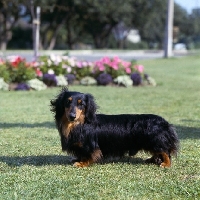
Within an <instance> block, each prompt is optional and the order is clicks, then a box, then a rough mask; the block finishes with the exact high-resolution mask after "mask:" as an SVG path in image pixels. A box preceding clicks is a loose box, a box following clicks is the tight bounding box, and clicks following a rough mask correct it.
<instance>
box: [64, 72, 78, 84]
mask: <svg viewBox="0 0 200 200" xmlns="http://www.w3.org/2000/svg"><path fill="white" fill-rule="evenodd" d="M65 78H66V79H67V82H68V84H70V85H71V84H73V82H74V81H75V79H76V77H75V75H74V74H66V75H65Z"/></svg>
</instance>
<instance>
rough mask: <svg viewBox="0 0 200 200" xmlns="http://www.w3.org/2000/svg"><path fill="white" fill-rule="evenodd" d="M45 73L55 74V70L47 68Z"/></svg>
mask: <svg viewBox="0 0 200 200" xmlns="http://www.w3.org/2000/svg"><path fill="white" fill-rule="evenodd" d="M47 73H48V74H55V72H54V71H53V69H49V70H48V72H47Z"/></svg>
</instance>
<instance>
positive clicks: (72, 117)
mask: <svg viewBox="0 0 200 200" xmlns="http://www.w3.org/2000/svg"><path fill="white" fill-rule="evenodd" d="M75 118H76V115H75V114H74V113H71V114H70V115H69V119H70V121H74V119H75Z"/></svg>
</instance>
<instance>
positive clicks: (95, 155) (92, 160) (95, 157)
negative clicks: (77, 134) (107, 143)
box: [73, 149, 102, 167]
mask: <svg viewBox="0 0 200 200" xmlns="http://www.w3.org/2000/svg"><path fill="white" fill-rule="evenodd" d="M101 157H102V153H101V150H100V149H97V150H95V151H94V152H93V153H92V155H91V158H90V159H89V160H86V161H81V162H75V163H74V164H73V166H74V167H88V166H89V165H91V164H93V163H95V162H97V161H98V160H99V159H101Z"/></svg>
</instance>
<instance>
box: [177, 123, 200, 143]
mask: <svg viewBox="0 0 200 200" xmlns="http://www.w3.org/2000/svg"><path fill="white" fill-rule="evenodd" d="M175 128H176V131H177V134H178V137H179V139H181V140H185V139H200V128H197V127H186V126H175Z"/></svg>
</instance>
